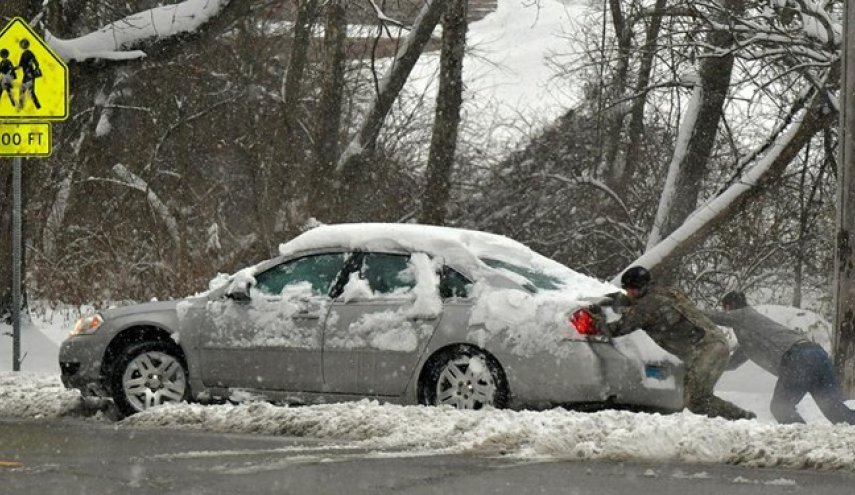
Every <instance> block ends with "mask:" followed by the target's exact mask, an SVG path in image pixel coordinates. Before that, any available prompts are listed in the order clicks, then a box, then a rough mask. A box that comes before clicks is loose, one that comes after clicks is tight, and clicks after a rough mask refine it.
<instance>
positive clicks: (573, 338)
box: [60, 224, 683, 415]
mask: <svg viewBox="0 0 855 495" xmlns="http://www.w3.org/2000/svg"><path fill="white" fill-rule="evenodd" d="M280 252H281V255H280V256H278V257H276V258H273V259H270V260H268V261H265V262H263V263H260V264H258V265H256V266H252V267H249V268H246V269H244V270H241V271H240V272H238V273H236V274H234V275H231V276H228V277H219V278H218V279H216V280H214V281H212V283H211V287H210V290H208V291H207V292H205V293H202V294H199V295H196V296H193V297H189V298H185V299H181V300H177V301H169V302H153V303H147V304H140V305H134V306H126V307H119V308H113V309H107V310H104V311H102V312H100V313H97V314H94V315H91V316H88V317H87V318H84V319H81V320H80V321H78V323H77V324H76V325H75V328H74V329H73V331H72V335H71V336H70V337H69V338H68V339H67V340H66V341H65V342H64V343H63V345H62V348H61V351H60V366H61V370H62V380H63V383H64V384H65V385H66V386H67V387H70V388H78V389H80V390H81V391H82V392H83V393H84V395H97V396H102V397H108V398H112V400H113V401H114V402H115V404H116V406H117V408H118V410H119V411H120V412H121V413H122V414H124V415H130V414H133V413H135V412H139V411H143V410H146V409H149V408H151V407H154V406H158V405H160V404H163V403H167V402H179V401H199V402H213V401H223V400H232V401H242V400H246V399H262V400H268V401H273V402H281V403H290V404H306V403H318V402H333V401H344V400H357V399H362V398H366V397H368V398H375V399H378V400H381V401H385V402H392V403H401V404H427V405H449V406H452V407H456V408H462V409H479V408H483V407H488V406H491V407H513V408H522V407H527V408H547V407H554V406H565V407H576V408H582V407H584V408H588V407H603V406H608V407H630V408H641V409H652V410H666V411H670V410H678V409H682V407H683V399H682V374H683V369H682V366H681V364H680V363H679V361H677V360H676V359H674V358H673V356H670V355H669V354H667V353H665V352H664V351H662V350H661V349H659V348H658V347H656V346H655V345H653V344H652V342H651V341H649V339H646V335H644V334H643V333H641V332H637V334H640V336H639V335H636V336H634V337H633V336H630V338H625V339H626V340H625V341H621V340H617V339H616V340H611V339H609V338H607V337H605V336H602V335H601V334H600V333H599V328H600V325H601V324H602V322H603V321H604V320H605V319H606V318H608V317H611V318H614V317H616V316H615V315H613V314H611V315H610V313H609V311H608V308H605V309H603V308H600V307H599V305H598V303H601V302H603V301H605V300H606V299H603V297H602V296H604V295H605V294H606V293H608V292H609V291H610V290H615V289H613V288H611V287H610V286H608V285H606V284H604V283H601V282H599V281H596V280H594V279H591V278H589V277H585V276H583V275H580V274H578V273H576V272H574V271H572V270H570V269H569V268H567V267H565V266H564V265H561V264H559V263H557V262H555V261H553V260H549V259H547V258H545V257H543V256H540V255H539V254H537V253H535V252H533V251H532V250H530V249H529V248H527V247H525V246H524V245H522V244H519V243H517V242H515V241H512V240H510V239H507V238H505V237H501V236H496V235H493V234H487V233H483V232H476V231H468V230H461V229H451V228H440V227H429V226H423V225H411V224H406V225H401V224H348V225H333V226H322V227H318V228H315V229H312V230H310V231H308V232H306V233H304V234H302V235H301V236H298V237H296V238H295V239H293V240H292V241H290V242H288V243H286V244H283V245H282V246H281V247H280ZM645 339H646V340H645Z"/></svg>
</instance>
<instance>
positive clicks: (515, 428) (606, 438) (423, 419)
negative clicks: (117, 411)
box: [0, 372, 855, 471]
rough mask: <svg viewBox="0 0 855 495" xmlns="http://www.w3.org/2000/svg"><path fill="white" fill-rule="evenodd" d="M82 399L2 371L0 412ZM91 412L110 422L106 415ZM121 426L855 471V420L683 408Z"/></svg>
mask: <svg viewBox="0 0 855 495" xmlns="http://www.w3.org/2000/svg"><path fill="white" fill-rule="evenodd" d="M79 402H80V398H79V395H78V394H77V393H76V392H71V391H67V390H65V389H64V388H63V387H62V384H61V383H60V381H59V379H58V377H57V376H56V375H52V374H41V373H10V372H4V373H0V416H3V417H17V418H56V417H61V416H64V415H69V414H75V412H76V411H77V410H78V409H79V406H80V404H79ZM93 420H94V421H106V419H105V418H104V417H103V416H101V415H97V416H95V418H94V419H93ZM120 424H123V425H128V426H134V427H144V428H163V427H166V428H178V429H196V430H205V431H213V432H222V433H251V434H263V435H280V436H294V437H305V438H313V439H323V440H328V441H334V442H338V443H340V444H341V445H342V446H348V447H354V448H361V449H368V450H373V449H378V450H379V449H382V450H389V449H394V450H400V451H404V452H407V453H410V454H414V455H428V454H454V453H464V454H478V455H499V454H501V455H505V456H514V457H519V458H521V459H576V460H595V459H600V460H614V461H647V462H665V461H668V462H686V463H725V464H735V465H743V466H752V467H785V468H798V469H824V470H846V471H855V427H853V426H842V425H834V426H832V425H822V424H811V425H793V426H782V425H774V424H768V423H764V422H760V421H745V420H743V421H735V422H730V421H726V420H722V419H709V418H706V417H701V416H697V415H694V414H691V413H685V412H684V413H679V414H673V415H659V414H643V413H630V412H622V411H603V412H598V413H580V412H574V411H566V410H563V409H553V410H549V411H542V412H534V411H508V410H485V411H457V410H455V409H450V408H445V407H443V408H435V407H419V406H406V407H405V406H396V405H381V404H378V403H377V402H375V401H368V400H363V401H360V402H352V403H341V404H328V405H318V406H305V407H281V406H274V405H271V404H267V403H263V402H256V403H249V404H241V405H213V406H202V405H198V404H180V405H174V406H165V407H162V408H159V409H155V410H151V411H148V412H145V413H141V414H138V415H136V416H132V417H130V418H128V419H125V420H124V421H122V422H121V423H120Z"/></svg>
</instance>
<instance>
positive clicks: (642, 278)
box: [620, 266, 651, 289]
mask: <svg viewBox="0 0 855 495" xmlns="http://www.w3.org/2000/svg"><path fill="white" fill-rule="evenodd" d="M650 280H651V279H650V272H649V271H648V270H647V268H644V267H643V266H633V267H631V268H629V269H628V270H627V271H625V272H623V275H621V277H620V285H621V287H623V288H624V289H643V288H644V287H645V286H646V285H647V284H649V283H650Z"/></svg>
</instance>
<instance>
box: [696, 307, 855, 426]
mask: <svg viewBox="0 0 855 495" xmlns="http://www.w3.org/2000/svg"><path fill="white" fill-rule="evenodd" d="M721 302H722V307H723V308H724V311H719V312H714V313H711V314H710V315H709V316H710V318H711V319H712V321H713V322H715V323H716V324H718V325H722V326H726V327H730V328H732V329H733V333H735V334H736V338H737V340H738V341H739V349H738V350H737V352H736V353H735V354H734V356H733V358H732V362H731V366H730V367H731V368H735V367H736V366H739V365H740V364H742V363H744V362H745V361H747V360H748V359H750V360H752V361H754V362H755V363H757V365H758V366H760V367H761V368H763V369H765V370H766V371H768V372H769V373H772V374H773V375H775V376H777V377H778V382H777V383H776V384H775V392H774V393H773V394H772V404H771V407H770V408H771V410H772V416H774V417H775V419H776V420H777V421H778V422H779V423H804V422H805V421H804V418H802V417H801V415H799V413H798V411H796V404H798V403H799V402H800V401H801V400H802V398H803V397H804V396H805V394H807V393H810V394H811V395H812V396H813V398H814V400H815V401H816V404H817V405H818V406H819V409H820V410H821V411H822V413H823V414H824V415H825V417H826V418H828V420H829V421H831V422H832V423H848V424H855V411H853V410H852V409H849V408H848V407H846V404H844V403H843V394H842V393H841V392H840V385H839V384H838V382H837V379H836V377H835V376H834V367H833V366H832V364H831V358H829V357H828V353H827V352H825V349H823V348H822V347H821V346H820V345H819V344H816V343H814V342H811V341H810V340H808V339H807V338H806V337H805V335H804V334H802V333H800V332H797V331H795V330H793V329H791V328H787V327H785V326H784V325H781V324H779V323H777V322H776V321H774V320H772V319H770V318H767V317H765V316H763V315H762V314H760V313H759V312H757V310H755V309H754V308H752V307H750V306H749V305H748V302H747V300H746V298H745V294H743V293H742V292H736V291H734V292H729V293H727V294H726V295H725V296H724V298H722V301H721Z"/></svg>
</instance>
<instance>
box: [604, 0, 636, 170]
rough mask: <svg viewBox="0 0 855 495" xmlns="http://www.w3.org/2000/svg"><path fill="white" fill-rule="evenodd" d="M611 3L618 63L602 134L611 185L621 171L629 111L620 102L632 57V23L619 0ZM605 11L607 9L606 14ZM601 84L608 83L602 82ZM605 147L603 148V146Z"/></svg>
mask: <svg viewBox="0 0 855 495" xmlns="http://www.w3.org/2000/svg"><path fill="white" fill-rule="evenodd" d="M609 7H610V9H611V14H612V26H613V28H614V31H615V37H616V38H617V44H618V55H617V57H618V58H617V64H616V67H615V74H614V79H613V80H612V81H611V84H609V89H608V90H607V91H605V95H606V98H605V99H606V106H607V108H608V110H606V111H605V119H606V129H605V132H604V135H603V136H601V137H600V141H601V143H602V146H603V147H604V149H603V152H602V156H601V160H602V162H601V165H600V166H601V170H602V175H603V177H604V180H605V181H606V183H607V184H608V185H609V187H612V186H614V182H613V181H612V179H613V178H614V177H616V176H617V175H619V172H618V171H617V169H618V168H619V167H620V165H619V164H618V160H617V158H618V149H619V147H620V143H621V139H620V136H621V131H622V130H623V121H624V117H626V113H625V112H624V111H623V105H620V104H618V103H617V102H618V101H619V100H620V99H621V98H623V97H624V96H625V93H626V78H627V73H628V72H629V58H630V57H631V56H632V26H629V25H627V23H626V18H625V17H624V15H623V10H622V8H621V1H620V0H609ZM603 15H605V13H604V14H603ZM601 84H605V83H604V82H601ZM601 149H602V148H601Z"/></svg>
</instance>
